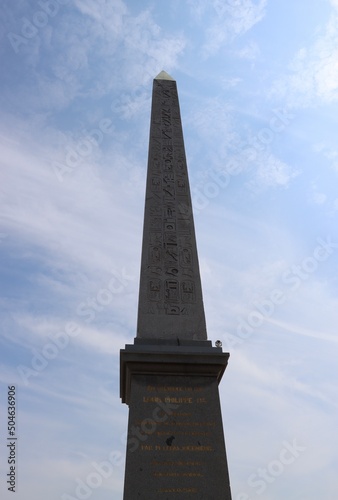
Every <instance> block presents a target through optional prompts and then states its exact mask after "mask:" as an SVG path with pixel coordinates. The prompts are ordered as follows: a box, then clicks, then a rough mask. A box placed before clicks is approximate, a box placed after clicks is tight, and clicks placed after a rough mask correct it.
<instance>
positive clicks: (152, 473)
mask: <svg viewBox="0 0 338 500" xmlns="http://www.w3.org/2000/svg"><path fill="white" fill-rule="evenodd" d="M136 342H137V339H136ZM228 358H229V354H228V353H223V352H222V350H221V349H220V348H215V347H211V343H210V342H208V341H205V342H202V341H201V342H196V341H192V342H185V343H184V345H179V346H178V345H176V346H175V345H173V344H172V343H170V342H166V343H162V344H160V343H158V344H151V343H147V342H146V341H143V342H140V341H138V342H137V343H136V344H135V345H130V346H126V349H124V350H121V398H122V401H123V402H126V403H127V404H128V405H129V423H128V440H127V457H126V471H125V487H124V497H123V498H124V500H137V499H140V500H155V499H156V500H161V499H162V500H167V499H172V500H177V499H180V500H184V499H186V498H187V499H190V498H191V499H194V500H202V499H203V500H231V493H230V485H229V476H228V465H227V459H226V452H225V443H224V436H223V425H222V417H221V409H220V403H219V394H218V383H219V382H220V380H221V377H222V375H223V372H224V370H225V368H226V365H227V362H228Z"/></svg>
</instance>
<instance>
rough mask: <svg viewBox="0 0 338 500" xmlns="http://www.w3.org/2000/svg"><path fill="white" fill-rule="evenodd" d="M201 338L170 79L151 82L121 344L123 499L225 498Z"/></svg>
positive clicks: (215, 408) (218, 430)
mask: <svg viewBox="0 0 338 500" xmlns="http://www.w3.org/2000/svg"><path fill="white" fill-rule="evenodd" d="M228 358H229V354H228V353H223V352H222V349H221V348H220V347H212V345H211V342H210V341H208V340H207V332H206V325H205V317H204V307H203V299H202V289H201V280H200V272H199V265H198V256H197V247H196V239H195V229H194V221H193V214H192V205H191V196H190V188H189V179H188V171H187V164H186V157H185V150H184V142H183V132H182V124H181V116H180V109H179V102H178V95H177V88H176V82H175V81H174V80H173V79H172V78H171V77H170V76H169V75H168V74H167V73H165V72H164V71H162V72H161V73H160V74H159V75H158V76H157V77H156V78H155V79H154V84H153V100H152V111H151V125H150V141H149V158H148V174H147V187H146V201H145V215H144V231H143V246H142V262H141V275H140V293H139V309H138V325H137V336H136V338H135V339H134V344H133V345H127V346H126V347H125V349H123V350H121V358H120V361H121V398H122V402H124V403H127V404H128V405H129V422H128V438H127V456H126V471H125V486H124V497H123V498H124V500H168V499H170V500H185V499H186V498H188V499H190V498H191V499H194V500H202V499H203V500H231V492H230V483H229V474H228V465H227V457H226V451H225V442H224V435H223V424H222V416H221V408H220V402H219V393H218V384H219V382H220V380H221V378H222V375H223V373H224V370H225V368H226V366H227V362H228Z"/></svg>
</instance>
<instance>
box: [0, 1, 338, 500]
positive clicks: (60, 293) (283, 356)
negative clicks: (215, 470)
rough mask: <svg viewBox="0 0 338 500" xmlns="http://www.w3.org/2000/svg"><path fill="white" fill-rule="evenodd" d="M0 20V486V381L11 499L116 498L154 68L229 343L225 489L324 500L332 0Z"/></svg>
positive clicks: (327, 495) (330, 348) (333, 165)
mask: <svg viewBox="0 0 338 500" xmlns="http://www.w3.org/2000/svg"><path fill="white" fill-rule="evenodd" d="M0 19H1V21H0V26H1V30H0V32H1V48H0V57H1V67H2V71H1V79H0V103H1V105H0V109H1V111H0V144H1V154H0V161H1V173H0V178H1V188H0V189H1V202H0V203H1V227H0V254H1V258H0V273H1V299H0V300H1V317H0V318H1V319H0V323H1V337H0V342H1V345H0V387H1V388H0V407H1V410H0V420H1V421H0V472H1V484H0V492H1V498H4V499H5V500H6V499H9V498H13V493H12V492H11V491H9V490H8V489H7V488H8V484H7V483H6V480H5V479H4V478H5V477H6V474H7V473H8V472H9V464H8V455H9V453H10V448H8V447H7V443H8V439H7V438H8V431H7V423H8V415H7V407H8V404H7V401H8V391H9V389H8V387H12V386H15V401H16V436H17V441H16V445H15V446H16V448H15V449H16V478H15V483H16V493H15V498H16V500H33V499H34V500H45V499H46V498H48V500H74V499H77V500H78V499H81V500H82V499H87V498H90V499H91V500H108V499H109V500H111V499H114V500H119V499H121V498H122V494H123V493H122V492H123V480H124V457H125V440H126V428H127V418H128V407H127V406H126V405H123V404H121V400H120V397H119V351H120V349H123V348H124V346H125V345H126V344H131V343H133V339H134V337H135V335H136V320H137V318H136V313H137V302H138V287H139V268H140V258H141V242H142V227H143V210H144V193H145V179H146V168H147V153H148V140H149V139H148V138H149V121H150V109H151V89H152V80H153V78H154V77H155V76H156V75H157V74H158V73H159V72H160V71H161V70H165V71H167V72H168V73H169V74H170V75H171V76H172V77H173V78H174V79H175V80H176V81H177V85H178V92H179V99H180V107H181V115H182V121H183V130H184V138H185V147H186V154H187V162H188V169H189V176H190V184H191V191H192V200H193V206H194V217H195V226H196V235H197V244H198V252H199V260H200V270H201V279H202V288H203V296H204V304H205V313H206V321H207V330H208V337H209V339H210V340H212V342H213V343H214V342H215V341H216V340H220V341H221V342H222V344H223V349H224V350H225V351H227V352H230V360H229V365H228V368H227V370H226V372H225V374H224V377H223V379H222V382H221V384H220V397H221V404H222V415H223V425H224V432H225V438H226V446H227V455H228V462H229V473H230V479H231V487H232V495H233V500H258V499H261V500H271V499H274V500H285V498H287V499H288V500H317V499H318V498H321V499H325V500H336V499H337V492H338V478H337V469H338V452H337V450H338V436H337V377H338V367H337V366H338V365H337V342H338V335H337V324H338V279H337V269H338V234H337V215H338V191H337V181H338V148H337V138H336V135H337V118H336V117H337V114H338V113H337V112H338V0H313V1H311V2H309V1H308V0H298V1H297V2H292V1H290V0H273V1H272V0H255V1H254V0H194V1H193V0H183V1H178V0H171V1H168V2H154V1H147V0H146V1H142V2H139V1H122V0H110V1H105V0H96V1H95V2H93V1H90V0H40V1H28V0H16V1H15V2H12V1H10V0H3V1H2V2H1V7H0ZM103 462H104V463H106V467H107V468H106V471H108V472H106V473H105V475H103V474H102V473H101V474H100V473H98V469H100V464H101V466H102V463H103ZM107 463H108V466H107ZM100 470H102V469H100Z"/></svg>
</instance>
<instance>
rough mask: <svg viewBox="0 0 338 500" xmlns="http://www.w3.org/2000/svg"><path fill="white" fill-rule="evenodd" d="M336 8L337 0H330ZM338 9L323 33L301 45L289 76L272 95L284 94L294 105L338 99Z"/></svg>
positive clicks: (306, 104) (328, 101)
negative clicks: (312, 40)
mask: <svg viewBox="0 0 338 500" xmlns="http://www.w3.org/2000/svg"><path fill="white" fill-rule="evenodd" d="M331 3H332V4H333V6H334V8H335V9H337V8H338V7H337V2H336V0H335V1H334V2H333V1H332V2H331ZM337 47H338V12H337V11H336V10H335V11H334V12H332V14H331V16H330V19H329V21H328V23H327V24H326V26H325V28H324V29H323V32H322V33H321V34H320V35H319V36H317V37H316V41H315V42H314V43H313V44H312V45H311V46H309V47H303V48H301V49H300V50H299V51H298V52H297V54H296V55H295V57H294V59H293V61H292V62H291V64H290V71H289V74H288V75H287V76H285V77H284V78H282V79H280V80H279V81H277V82H276V83H275V85H274V88H273V89H272V95H274V94H276V95H277V96H279V97H280V96H283V97H285V98H286V100H287V101H288V102H289V104H290V105H293V106H295V107H298V106H308V105H312V104H314V103H316V102H318V101H319V102H324V103H330V102H336V101H337V100H338V48H337Z"/></svg>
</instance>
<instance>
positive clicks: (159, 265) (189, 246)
mask: <svg viewBox="0 0 338 500" xmlns="http://www.w3.org/2000/svg"><path fill="white" fill-rule="evenodd" d="M137 337H139V338H147V339H149V338H157V339H158V338H161V339H165V338H169V339H172V338H175V337H177V338H178V339H191V340H206V339H207V332H206V326H205V318H204V307H203V300H202V290H201V280H200V272H199V265H198V257H197V247H196V238H195V229H194V220H193V214H192V205H191V196H190V189H189V179H188V171H187V162H186V157H185V149H184V142H183V132H182V122H181V116H180V108H179V102H178V95H177V88H176V82H175V81H174V80H173V79H172V78H171V77H170V76H169V75H168V74H167V73H165V72H164V71H162V72H161V73H160V74H159V75H158V76H157V77H156V78H155V80H154V86H153V100H152V110H151V123H150V140H149V158H148V177H147V188H146V201H145V214H144V230H143V247H142V263H141V279H140V296H139V310H138V326H137Z"/></svg>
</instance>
